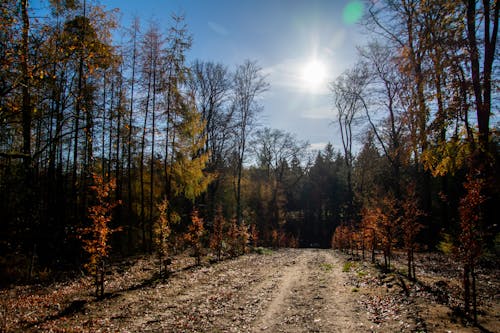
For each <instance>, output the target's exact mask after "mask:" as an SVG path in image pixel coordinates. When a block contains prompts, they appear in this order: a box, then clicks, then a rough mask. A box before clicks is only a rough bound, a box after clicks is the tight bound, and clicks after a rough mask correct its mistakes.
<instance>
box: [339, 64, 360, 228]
mask: <svg viewBox="0 0 500 333" xmlns="http://www.w3.org/2000/svg"><path fill="white" fill-rule="evenodd" d="M367 80H368V76H367V73H366V70H365V68H364V67H362V66H356V67H354V68H353V69H350V70H347V71H346V72H344V73H343V74H342V75H341V76H339V77H338V78H337V79H336V81H334V82H332V83H331V84H330V90H331V93H332V96H333V99H334V105H335V108H336V109H337V121H338V124H339V127H340V136H341V138H342V147H343V149H344V162H345V164H346V169H347V189H348V196H349V200H350V202H348V204H347V205H348V207H347V216H346V218H347V219H348V220H351V219H352V218H353V217H354V212H353V202H352V200H353V198H354V195H353V186H352V169H353V162H354V155H353V152H352V144H353V141H354V133H353V125H354V123H355V121H356V120H357V116H358V114H359V113H360V111H361V110H362V108H363V100H362V98H361V94H362V93H363V90H364V89H365V87H366V84H367ZM349 223H350V221H349Z"/></svg>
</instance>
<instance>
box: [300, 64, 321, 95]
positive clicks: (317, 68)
mask: <svg viewBox="0 0 500 333" xmlns="http://www.w3.org/2000/svg"><path fill="white" fill-rule="evenodd" d="M326 74H327V73H326V66H325V65H324V64H323V63H322V62H321V61H319V60H311V61H309V62H308V63H307V64H306V65H305V66H304V68H303V69H302V80H303V81H304V84H305V85H306V87H307V88H310V89H311V88H312V89H318V88H320V87H321V86H322V85H324V84H326V82H325V81H326Z"/></svg>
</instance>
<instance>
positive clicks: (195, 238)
mask: <svg viewBox="0 0 500 333" xmlns="http://www.w3.org/2000/svg"><path fill="white" fill-rule="evenodd" d="M204 235H205V228H204V226H203V219H202V218H201V217H199V216H198V211H197V210H196V209H195V210H194V211H193V213H192V214H191V225H190V226H189V228H188V232H187V233H186V234H185V235H184V240H185V241H186V243H187V244H188V245H190V246H191V248H192V250H193V257H194V258H195V259H196V265H198V266H199V265H200V264H201V257H202V254H203V243H202V238H203V236H204Z"/></svg>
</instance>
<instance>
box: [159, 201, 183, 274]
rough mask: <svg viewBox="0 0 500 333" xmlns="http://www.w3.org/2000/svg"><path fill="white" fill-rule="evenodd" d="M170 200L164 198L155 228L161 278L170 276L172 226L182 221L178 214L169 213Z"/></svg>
mask: <svg viewBox="0 0 500 333" xmlns="http://www.w3.org/2000/svg"><path fill="white" fill-rule="evenodd" d="M167 211H168V200H167V199H166V198H164V199H163V200H162V201H161V202H160V203H159V205H158V219H157V220H156V224H155V228H154V241H155V245H156V252H157V254H158V266H159V270H160V271H159V274H160V277H162V276H163V275H165V276H168V273H169V271H168V266H169V265H170V258H168V253H169V237H170V234H171V233H172V225H173V224H175V223H178V222H179V221H180V216H179V215H177V214H172V213H171V214H170V216H169V215H168V213H167Z"/></svg>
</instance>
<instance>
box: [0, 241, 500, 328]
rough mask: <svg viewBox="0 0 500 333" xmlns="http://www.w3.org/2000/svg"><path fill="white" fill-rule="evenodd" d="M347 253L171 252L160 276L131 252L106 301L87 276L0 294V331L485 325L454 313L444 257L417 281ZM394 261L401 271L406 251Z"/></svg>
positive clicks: (490, 312) (492, 293) (112, 276)
mask: <svg viewBox="0 0 500 333" xmlns="http://www.w3.org/2000/svg"><path fill="white" fill-rule="evenodd" d="M348 259H349V258H348V257H347V256H345V255H343V254H340V253H338V252H335V251H332V250H317V249H315V250H313V249H299V250H294V249H287V250H279V251H274V252H271V253H270V251H269V252H267V253H266V254H261V255H259V254H255V253H252V254H247V255H244V256H241V257H238V258H235V259H228V260H225V261H222V262H218V263H216V264H212V265H208V263H207V261H204V262H202V265H201V266H199V267H194V266H193V260H192V258H191V257H189V255H188V254H187V253H186V254H183V255H179V256H176V257H174V260H173V262H172V266H171V269H172V272H173V273H172V275H171V276H170V277H169V278H168V279H166V280H164V279H159V278H158V275H157V269H156V263H155V258H154V256H151V257H137V258H131V259H127V260H124V261H121V262H116V263H115V265H114V266H113V267H111V268H110V273H109V274H108V276H107V281H108V282H107V285H106V290H107V291H108V293H107V294H106V295H105V297H104V299H102V300H95V299H94V298H93V297H92V291H91V289H90V288H89V287H90V286H91V281H90V279H89V278H87V277H82V278H80V279H75V280H72V281H68V282H59V283H54V284H52V285H50V286H45V287H42V286H24V287H21V286H19V287H15V288H12V289H10V290H2V291H0V300H1V301H0V325H2V326H1V329H0V330H1V331H8V332H9V331H28V332H29V331H33V332H34V331H44V332H48V331H53V332H95V331H102V332H120V331H129V332H143V331H154V332H158V331H160V332H416V331H421V332H443V331H453V332H478V331H479V329H478V328H473V327H466V326H464V325H463V324H462V323H461V322H460V320H459V318H458V317H456V316H454V314H453V311H452V310H451V307H453V305H454V304H455V303H454V302H455V300H459V295H457V294H456V291H458V290H459V288H458V287H459V283H460V281H459V280H458V279H457V276H459V275H457V274H455V273H454V268H453V266H452V265H450V264H449V263H444V262H443V260H445V259H443V257H442V256H439V255H434V254H433V255H419V256H418V258H417V263H420V264H419V265H418V266H417V269H418V273H417V276H421V277H422V278H421V280H420V282H418V283H411V282H410V281H408V280H406V279H405V278H404V274H396V273H394V272H393V273H381V272H380V271H379V270H378V269H377V268H376V267H375V266H373V265H371V264H368V263H365V262H362V261H348ZM346 262H349V269H345V263H346ZM394 263H395V264H396V267H398V268H399V267H400V268H404V267H405V260H404V256H403V255H401V258H396V259H395V260H394ZM455 266H456V265H455ZM495 273H498V271H495V270H494V269H490V270H489V271H486V270H483V271H482V272H481V274H485V275H482V276H481V277H482V281H483V282H482V283H480V288H482V289H481V293H482V294H484V295H485V296H486V295H488V296H489V298H488V297H483V298H482V299H481V302H480V309H481V311H482V315H481V316H480V320H479V321H480V323H481V324H482V325H483V326H484V327H485V328H486V329H489V330H492V331H493V330H494V329H495V327H497V326H496V325H498V318H497V317H495V314H496V313H498V304H499V302H498V290H499V289H498V288H499V282H498V281H496V280H495V279H493V280H489V281H488V280H487V279H486V277H487V275H486V274H489V276H491V277H494V276H495V275H494V274H495ZM492 274H493V275H492ZM455 275H457V276H455ZM496 276H498V275H496ZM402 284H404V285H405V286H406V288H407V292H408V295H409V296H407V295H406V293H405V292H403V288H402ZM455 287H457V288H456V289H455ZM488 288H489V289H488Z"/></svg>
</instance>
